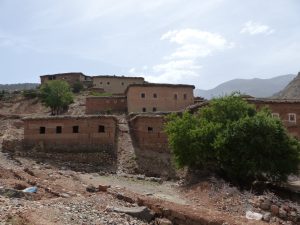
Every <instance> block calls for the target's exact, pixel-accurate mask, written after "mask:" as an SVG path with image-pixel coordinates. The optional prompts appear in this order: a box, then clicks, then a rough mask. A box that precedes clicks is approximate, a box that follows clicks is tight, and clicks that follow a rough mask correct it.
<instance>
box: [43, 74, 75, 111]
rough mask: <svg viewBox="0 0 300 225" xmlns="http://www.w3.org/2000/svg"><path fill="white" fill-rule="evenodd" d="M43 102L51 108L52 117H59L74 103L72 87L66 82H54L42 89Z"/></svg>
mask: <svg viewBox="0 0 300 225" xmlns="http://www.w3.org/2000/svg"><path fill="white" fill-rule="evenodd" d="M40 93H41V95H40V97H41V100H42V102H43V103H44V104H45V105H46V106H48V107H50V108H51V111H52V115H58V114H60V113H61V112H63V111H64V110H66V109H67V108H68V106H69V105H70V104H71V103H72V102H73V95H72V92H71V88H70V85H69V84H68V83H67V82H66V81H62V80H53V81H48V82H46V83H45V84H43V85H42V86H41V88H40Z"/></svg>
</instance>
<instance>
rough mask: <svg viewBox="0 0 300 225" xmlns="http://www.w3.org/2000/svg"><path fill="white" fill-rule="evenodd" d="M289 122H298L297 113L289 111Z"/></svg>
mask: <svg viewBox="0 0 300 225" xmlns="http://www.w3.org/2000/svg"><path fill="white" fill-rule="evenodd" d="M289 122H292V123H296V114H295V113H289Z"/></svg>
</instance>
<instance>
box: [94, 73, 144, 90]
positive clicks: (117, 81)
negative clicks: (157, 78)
mask: <svg viewBox="0 0 300 225" xmlns="http://www.w3.org/2000/svg"><path fill="white" fill-rule="evenodd" d="M143 83H145V79H144V78H143V77H125V76H108V75H107V76H106V75H102V76H93V88H95V89H99V90H102V91H103V92H106V93H111V94H121V95H124V92H125V90H126V89H127V87H128V86H129V85H131V84H143Z"/></svg>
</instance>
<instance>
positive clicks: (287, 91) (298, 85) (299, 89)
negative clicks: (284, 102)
mask: <svg viewBox="0 0 300 225" xmlns="http://www.w3.org/2000/svg"><path fill="white" fill-rule="evenodd" d="M273 98H279V99H300V72H299V73H298V75H297V76H296V77H295V78H294V79H293V80H292V81H291V82H290V83H289V84H288V85H287V86H286V87H285V88H284V89H283V90H281V91H280V92H278V93H276V94H274V95H273Z"/></svg>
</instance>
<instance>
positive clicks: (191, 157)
mask: <svg viewBox="0 0 300 225" xmlns="http://www.w3.org/2000/svg"><path fill="white" fill-rule="evenodd" d="M166 132H167V134H168V139H169V144H170V146H171V148H172V152H173V155H174V159H175V162H176V163H177V165H178V166H179V167H183V166H189V167H190V168H198V169H199V168H200V169H202V168H210V169H211V168H213V169H214V170H215V171H217V172H220V173H221V174H223V175H224V176H226V177H227V178H229V179H230V180H232V181H234V182H238V183H249V182H252V181H254V180H262V179H263V180H269V181H275V182H280V181H285V180H286V179H287V176H288V175H289V174H292V173H294V174H296V173H298V164H299V162H300V161H299V152H300V145H299V143H298V141H297V140H295V139H294V138H293V137H291V136H289V134H288V133H287V131H286V129H285V128H284V126H283V124H282V122H281V121H280V120H279V119H277V118H273V117H272V115H271V112H270V110H268V109H267V108H264V109H262V110H260V111H256V109H255V106H254V105H251V104H248V103H247V102H246V101H245V100H244V99H242V98H241V97H240V96H239V95H236V94H232V95H230V96H225V97H221V98H217V99H213V100H212V101H210V103H209V105H208V106H207V107H204V108H202V109H200V111H199V112H198V113H197V114H194V115H192V114H190V113H188V112H185V113H183V115H181V116H180V115H175V114H173V115H171V116H169V118H168V123H167V124H166Z"/></svg>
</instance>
